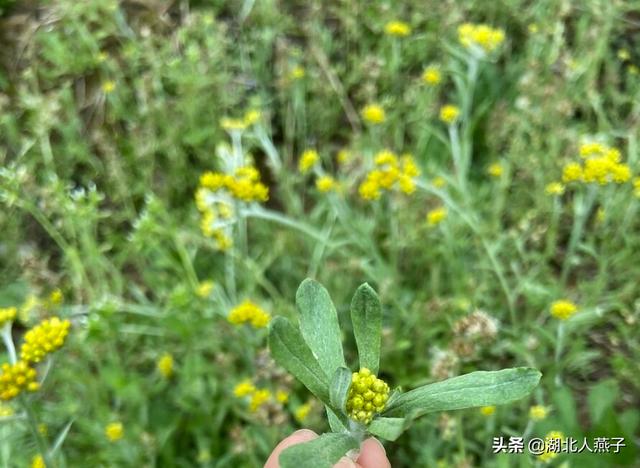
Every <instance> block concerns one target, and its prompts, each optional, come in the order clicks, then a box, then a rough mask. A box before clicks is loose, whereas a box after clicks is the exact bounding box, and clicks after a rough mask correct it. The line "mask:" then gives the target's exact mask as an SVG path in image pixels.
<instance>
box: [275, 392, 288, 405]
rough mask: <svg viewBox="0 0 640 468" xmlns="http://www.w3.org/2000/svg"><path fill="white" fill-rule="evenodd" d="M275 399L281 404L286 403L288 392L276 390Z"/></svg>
mask: <svg viewBox="0 0 640 468" xmlns="http://www.w3.org/2000/svg"><path fill="white" fill-rule="evenodd" d="M276 400H278V402H280V403H282V404H283V405H284V404H286V403H287V402H288V401H289V392H286V391H284V390H278V391H277V392H276Z"/></svg>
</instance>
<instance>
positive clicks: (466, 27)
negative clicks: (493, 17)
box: [458, 23, 504, 52]
mask: <svg viewBox="0 0 640 468" xmlns="http://www.w3.org/2000/svg"><path fill="white" fill-rule="evenodd" d="M458 41H459V42H460V44H462V45H463V46H464V47H466V48H468V49H470V48H474V47H475V48H480V49H482V50H483V51H484V52H492V51H494V50H495V49H497V48H498V46H499V45H500V44H502V43H503V42H504V31H503V30H502V29H494V28H492V27H491V26H488V25H486V24H472V23H464V24H461V25H460V26H458Z"/></svg>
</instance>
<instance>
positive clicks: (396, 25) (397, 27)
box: [384, 21, 411, 37]
mask: <svg viewBox="0 0 640 468" xmlns="http://www.w3.org/2000/svg"><path fill="white" fill-rule="evenodd" d="M384 32H385V33H386V34H387V35H389V36H395V37H407V36H408V35H409V34H411V26H409V25H408V24H407V23H404V22H402V21H389V22H388V23H387V24H386V25H385V26H384Z"/></svg>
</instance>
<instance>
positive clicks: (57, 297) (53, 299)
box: [47, 289, 64, 307]
mask: <svg viewBox="0 0 640 468" xmlns="http://www.w3.org/2000/svg"><path fill="white" fill-rule="evenodd" d="M63 299H64V296H63V294H62V291H61V290H60V289H54V290H53V291H51V294H49V298H48V299H47V305H48V306H49V307H56V306H59V305H60V304H62V300H63Z"/></svg>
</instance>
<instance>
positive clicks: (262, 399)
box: [249, 388, 271, 413]
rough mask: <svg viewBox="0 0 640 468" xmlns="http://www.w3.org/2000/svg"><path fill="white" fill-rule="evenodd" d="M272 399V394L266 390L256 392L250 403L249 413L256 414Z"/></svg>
mask: <svg viewBox="0 0 640 468" xmlns="http://www.w3.org/2000/svg"><path fill="white" fill-rule="evenodd" d="M270 398H271V392H270V391H269V390H267V389H266V388H263V389H260V390H256V391H255V392H253V394H252V395H251V401H249V411H251V412H252V413H255V412H256V411H258V408H260V407H261V406H262V405H264V404H265V403H266V402H267V401H269V399H270Z"/></svg>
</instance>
